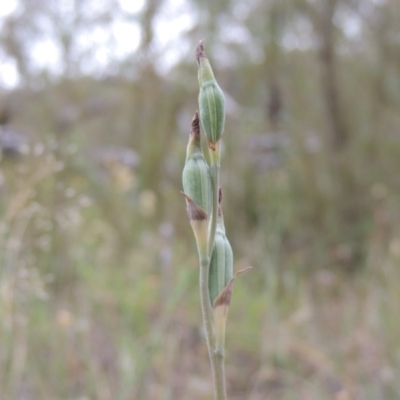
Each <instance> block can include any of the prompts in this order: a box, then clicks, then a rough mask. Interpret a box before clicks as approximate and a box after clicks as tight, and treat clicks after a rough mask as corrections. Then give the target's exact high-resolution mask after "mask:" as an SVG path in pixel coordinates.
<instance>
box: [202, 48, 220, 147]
mask: <svg viewBox="0 0 400 400" xmlns="http://www.w3.org/2000/svg"><path fill="white" fill-rule="evenodd" d="M196 55H197V62H198V64H199V71H198V76H199V85H200V92H199V111H200V119H201V123H202V125H203V128H204V132H205V133H206V136H207V139H208V145H209V147H210V149H212V150H215V146H216V144H217V143H218V141H219V139H220V138H221V135H222V133H223V131H224V125H225V96H224V93H223V91H222V89H221V88H220V87H219V85H218V83H217V81H216V79H215V77H214V73H213V70H212V68H211V65H210V62H209V60H208V58H207V56H206V53H205V52H204V47H203V41H200V42H199V45H198V46H197V54H196Z"/></svg>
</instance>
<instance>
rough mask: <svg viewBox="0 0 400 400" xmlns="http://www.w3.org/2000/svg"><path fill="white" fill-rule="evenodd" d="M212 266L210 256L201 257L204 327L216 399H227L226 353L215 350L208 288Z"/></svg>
mask: <svg viewBox="0 0 400 400" xmlns="http://www.w3.org/2000/svg"><path fill="white" fill-rule="evenodd" d="M209 267H210V258H209V257H202V258H201V259H200V279H199V281H200V304H201V311H202V315H203V323H204V329H205V333H206V341H207V348H208V355H209V357H210V363H211V369H212V374H213V382H214V399H215V400H226V387H225V369H224V355H223V354H222V353H220V352H218V353H217V352H216V351H215V345H216V342H215V334H214V332H213V323H214V321H213V319H214V317H213V313H212V309H211V304H210V293H209V288H208V271H209Z"/></svg>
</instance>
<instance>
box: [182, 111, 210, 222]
mask: <svg viewBox="0 0 400 400" xmlns="http://www.w3.org/2000/svg"><path fill="white" fill-rule="evenodd" d="M182 183H183V190H184V193H185V194H186V195H188V196H190V197H191V198H192V199H193V201H194V202H195V203H196V204H197V205H199V206H200V207H201V208H203V209H204V210H205V211H206V212H207V215H209V214H210V212H211V207H212V184H211V175H210V167H209V166H208V164H207V162H206V160H205V158H204V154H203V151H202V149H201V142H200V125H199V114H198V112H197V111H196V113H195V115H194V117H193V119H192V129H191V131H190V137H189V143H188V146H187V151H186V163H185V167H184V168H183V172H182Z"/></svg>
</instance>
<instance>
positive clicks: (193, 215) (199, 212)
mask: <svg viewBox="0 0 400 400" xmlns="http://www.w3.org/2000/svg"><path fill="white" fill-rule="evenodd" d="M183 195H184V196H185V197H186V203H187V208H186V211H187V215H188V217H189V220H190V221H203V220H206V219H207V213H206V211H205V210H203V209H202V208H201V207H200V206H199V205H198V204H196V203H195V201H194V200H193V199H192V198H191V197H190V196H188V195H187V194H185V193H183Z"/></svg>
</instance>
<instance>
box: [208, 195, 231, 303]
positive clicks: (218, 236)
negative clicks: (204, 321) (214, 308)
mask: <svg viewBox="0 0 400 400" xmlns="http://www.w3.org/2000/svg"><path fill="white" fill-rule="evenodd" d="M219 193H220V195H219V202H221V190H220V192H219ZM232 276H233V252H232V247H231V245H230V243H229V240H228V238H227V237H226V235H225V226H224V219H223V215H222V210H221V204H219V207H218V220H217V229H216V232H215V239H214V246H213V249H212V253H211V261H210V270H209V278H208V287H209V291H210V301H211V304H213V302H214V300H215V299H216V298H217V296H218V295H219V294H220V293H221V292H222V290H223V289H224V288H225V287H226V285H227V284H228V282H229V281H230V280H231V279H232Z"/></svg>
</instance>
